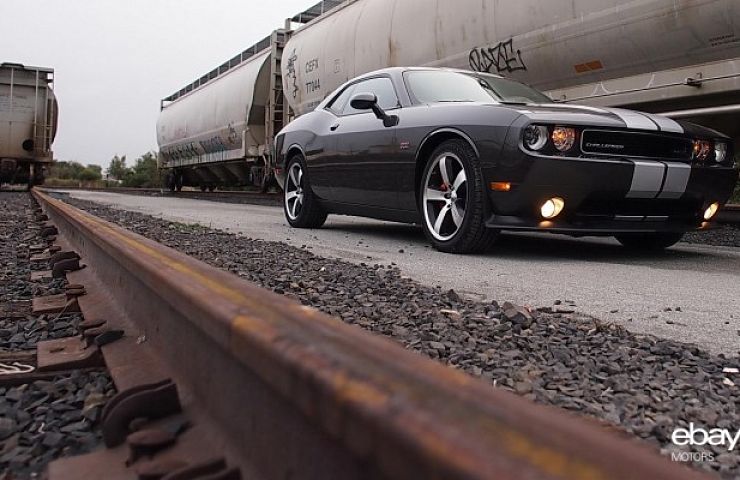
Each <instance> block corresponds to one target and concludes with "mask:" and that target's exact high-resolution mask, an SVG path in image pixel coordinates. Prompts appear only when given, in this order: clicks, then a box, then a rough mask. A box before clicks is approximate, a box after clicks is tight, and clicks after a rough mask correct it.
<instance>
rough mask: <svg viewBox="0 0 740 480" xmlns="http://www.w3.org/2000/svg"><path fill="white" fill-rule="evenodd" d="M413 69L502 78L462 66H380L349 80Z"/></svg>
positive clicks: (411, 70)
mask: <svg viewBox="0 0 740 480" xmlns="http://www.w3.org/2000/svg"><path fill="white" fill-rule="evenodd" d="M413 71H419V72H424V71H439V72H455V73H464V74H467V75H470V74H475V75H487V76H491V77H496V78H504V77H503V76H502V75H497V74H495V73H488V72H476V71H474V70H465V69H462V68H448V67H388V68H382V69H380V70H374V71H372V72H368V73H364V74H362V75H358V76H356V77H354V78H352V79H350V82H354V81H357V80H362V79H364V78H370V77H375V76H377V75H383V74H398V73H404V72H413Z"/></svg>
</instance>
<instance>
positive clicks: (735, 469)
mask: <svg viewBox="0 0 740 480" xmlns="http://www.w3.org/2000/svg"><path fill="white" fill-rule="evenodd" d="M62 198H63V197H62ZM65 201H68V202H69V203H70V204H73V205H75V206H78V207H80V208H83V209H86V210H88V211H90V212H91V213H93V214H95V215H97V216H99V217H101V218H105V219H107V220H110V221H112V222H114V223H117V224H119V225H121V226H123V227H126V228H128V229H131V230H133V231H135V232H137V233H139V234H142V235H144V236H146V237H148V238H151V239H153V240H156V241H159V242H161V243H163V244H165V245H168V246H170V247H173V248H175V249H177V250H180V251H182V252H184V253H186V254H188V255H191V256H193V257H195V258H198V259H200V260H202V261H204V262H206V263H209V264H211V265H213V266H216V267H218V268H221V269H224V270H227V271H230V272H232V273H234V274H236V275H238V276H240V277H242V278H245V279H247V280H250V281H252V282H254V283H256V284H258V285H260V286H262V287H265V288H268V289H270V290H272V291H274V292H276V293H278V294H283V295H286V296H288V297H290V298H294V299H296V300H298V301H300V302H302V303H303V304H306V305H311V306H313V307H315V308H317V309H319V310H321V311H323V312H325V313H328V314H330V315H333V316H335V317H337V318H341V319H342V320H343V321H345V322H347V323H350V324H354V325H357V326H359V327H362V328H364V329H366V330H369V331H372V332H375V333H379V334H382V335H385V336H387V337H390V338H392V339H394V340H396V341H397V342H399V343H401V344H402V345H404V346H405V347H406V348H409V349H412V350H415V351H418V352H420V353H422V354H424V355H427V356H428V357H431V358H434V359H437V360H439V361H441V362H443V363H445V364H447V365H449V366H451V367H453V368H459V369H462V370H464V371H466V372H468V373H470V374H471V375H474V376H478V377H482V378H484V379H487V380H488V381H490V382H491V383H492V384H493V385H494V386H495V388H504V389H507V390H510V391H513V392H515V393H517V394H519V395H522V396H524V397H526V398H529V399H531V400H534V401H536V402H539V403H544V404H549V405H555V406H558V407H562V408H566V409H568V410H572V411H575V412H579V413H583V414H586V415H590V416H593V417H596V418H598V419H600V420H603V421H605V422H608V423H610V424H612V425H615V426H618V427H619V428H621V429H623V430H625V431H627V432H630V433H632V434H634V435H636V436H638V437H641V438H642V439H644V440H646V441H647V442H649V443H651V444H653V445H654V446H655V447H656V448H660V449H661V450H662V451H663V453H664V454H666V455H668V456H670V454H671V452H689V451H695V452H708V453H711V456H712V460H710V461H704V462H696V463H695V464H694V466H696V467H698V468H704V469H707V470H712V471H714V472H718V473H719V474H720V475H721V476H722V477H723V478H740V450H739V449H738V448H736V449H735V450H734V451H728V449H727V447H722V446H713V447H677V446H674V445H672V443H671V439H670V437H671V434H672V432H673V430H674V429H675V428H677V427H688V426H689V424H690V423H693V424H694V425H695V426H697V427H699V426H701V427H703V428H707V429H712V428H726V429H728V430H730V432H731V433H732V434H733V435H734V434H735V432H737V430H738V429H739V428H740V388H739V387H738V384H740V375H738V374H737V373H734V372H735V369H737V368H740V357H737V356H735V357H732V358H728V357H725V356H723V355H719V356H714V355H710V354H709V353H707V352H706V351H703V350H701V349H699V348H698V347H696V346H694V345H690V344H683V343H679V342H675V341H669V340H664V339H659V338H655V337H651V336H643V335H635V334H632V333H631V332H629V331H627V330H625V329H624V328H622V327H620V326H616V325H612V324H605V323H602V322H600V321H598V320H595V319H592V318H588V317H583V316H581V315H578V314H577V313H575V312H574V310H575V309H574V307H573V306H572V305H570V304H569V302H568V301H567V299H562V300H559V301H557V302H555V303H556V304H555V305H552V306H545V307H542V308H539V309H537V310H535V311H532V312H531V314H530V312H529V311H527V310H526V309H524V308H522V307H517V306H515V305H510V304H506V303H503V304H501V305H499V304H498V303H496V302H491V303H482V302H477V301H472V300H469V299H466V298H461V296H460V295H458V294H457V293H456V292H454V291H443V290H440V289H437V288H431V287H427V286H424V285H421V284H419V283H417V282H414V281H412V280H410V279H408V278H404V277H403V275H402V273H401V271H399V270H398V269H397V268H395V267H394V266H393V265H390V266H389V265H367V264H352V263H348V262H345V261H341V260H335V259H328V258H321V257H318V256H316V255H314V254H312V253H311V252H310V251H309V246H305V247H304V248H295V247H291V246H289V245H287V244H283V243H279V242H266V241H262V240H252V239H249V238H246V237H242V236H237V235H233V234H229V233H226V232H222V231H215V230H210V229H207V228H205V227H201V226H197V225H184V224H178V223H172V222H168V221H163V220H161V219H156V218H153V217H150V216H147V215H142V214H139V213H135V212H128V211H122V210H114V209H111V208H108V207H104V206H101V205H97V204H94V203H91V202H86V201H81V200H73V199H67V198H65ZM502 300H505V299H502ZM739 338H740V337H739Z"/></svg>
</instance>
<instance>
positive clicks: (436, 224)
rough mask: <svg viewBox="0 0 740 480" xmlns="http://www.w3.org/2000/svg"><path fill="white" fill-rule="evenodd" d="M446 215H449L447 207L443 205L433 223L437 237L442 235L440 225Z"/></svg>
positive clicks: (448, 207)
mask: <svg viewBox="0 0 740 480" xmlns="http://www.w3.org/2000/svg"><path fill="white" fill-rule="evenodd" d="M448 213H450V206H449V205H445V206H444V207H442V210H440V211H439V216H438V217H437V221H436V222H434V231H435V232H437V234H438V235H442V224H443V223H444V221H445V217H446V216H447V214H448Z"/></svg>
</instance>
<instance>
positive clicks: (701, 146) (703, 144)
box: [692, 140, 712, 162]
mask: <svg viewBox="0 0 740 480" xmlns="http://www.w3.org/2000/svg"><path fill="white" fill-rule="evenodd" d="M711 149H712V142H710V141H707V140H694V152H693V155H692V160H695V161H699V162H705V161H706V160H707V157H708V156H709V152H710V151H711Z"/></svg>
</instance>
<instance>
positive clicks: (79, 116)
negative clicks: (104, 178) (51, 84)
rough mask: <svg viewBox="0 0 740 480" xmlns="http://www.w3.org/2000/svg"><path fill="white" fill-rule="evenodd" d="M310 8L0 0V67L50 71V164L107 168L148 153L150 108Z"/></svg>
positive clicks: (233, 0) (182, 1)
mask: <svg viewBox="0 0 740 480" xmlns="http://www.w3.org/2000/svg"><path fill="white" fill-rule="evenodd" d="M316 1H317V0H279V1H269V0H262V1H259V0H213V1H210V2H206V1H202V0H201V1H195V0H125V1H121V0H0V63H2V62H18V63H23V64H25V65H33V66H44V67H52V68H54V70H55V75H56V83H55V92H56V95H57V97H58V100H59V113H60V118H59V131H58V133H57V137H56V141H55V142H54V154H55V155H54V156H55V157H56V158H57V159H59V160H76V161H79V162H81V163H84V164H89V163H95V164H98V165H103V166H104V167H107V166H108V163H109V161H110V159H111V157H113V155H116V154H117V155H126V156H127V157H128V158H129V159H130V161H129V164H132V163H133V159H135V158H136V157H138V156H140V155H141V154H143V153H145V152H147V151H149V150H154V149H156V147H157V141H156V131H155V127H156V121H157V115H158V114H159V100H160V99H161V98H164V97H166V96H168V95H170V94H171V93H173V92H175V91H177V90H179V89H180V88H181V87H183V86H185V85H186V84H188V83H190V82H192V81H193V80H195V79H196V78H198V77H200V76H201V75H203V74H204V73H206V72H208V71H210V70H211V69H213V68H215V67H217V66H218V65H220V64H221V63H223V62H224V61H226V60H228V59H230V58H231V57H233V56H234V55H235V54H237V53H239V52H241V51H242V50H244V49H245V48H247V47H249V46H251V45H253V44H254V43H256V42H257V41H259V40H261V39H262V38H264V37H266V36H267V35H269V34H270V33H271V32H272V31H273V30H274V29H276V28H279V27H281V26H283V24H284V22H285V19H286V18H288V17H292V16H293V15H294V14H296V13H298V12H301V11H303V10H305V9H306V8H308V7H310V6H312V5H314V4H315V3H316Z"/></svg>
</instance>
